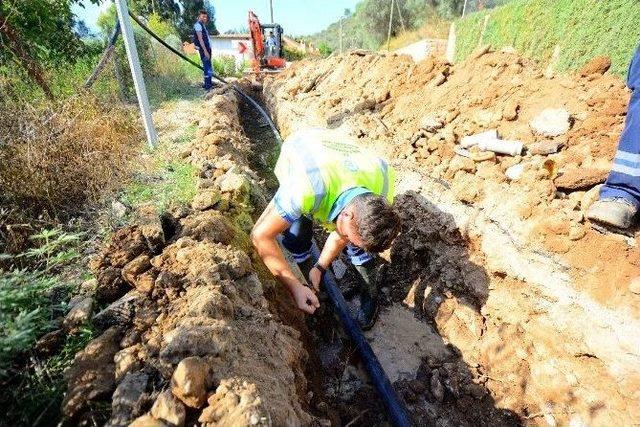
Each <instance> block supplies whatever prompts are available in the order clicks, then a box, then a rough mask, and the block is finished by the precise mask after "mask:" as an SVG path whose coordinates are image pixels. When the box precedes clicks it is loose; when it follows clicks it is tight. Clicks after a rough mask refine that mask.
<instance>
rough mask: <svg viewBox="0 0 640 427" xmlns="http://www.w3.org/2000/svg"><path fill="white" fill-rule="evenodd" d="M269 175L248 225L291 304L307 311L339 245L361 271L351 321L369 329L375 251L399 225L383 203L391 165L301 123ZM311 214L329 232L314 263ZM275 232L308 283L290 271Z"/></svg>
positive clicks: (374, 309)
mask: <svg viewBox="0 0 640 427" xmlns="http://www.w3.org/2000/svg"><path fill="white" fill-rule="evenodd" d="M275 174H276V177H277V178H278V181H279V184H280V187H279V188H278V191H277V192H276V194H275V196H274V197H273V199H272V200H271V202H270V203H269V205H268V206H267V208H266V209H265V211H264V212H263V213H262V215H261V216H260V218H259V219H258V221H257V222H256V224H255V226H254V227H253V231H252V232H251V239H252V242H253V244H254V246H255V247H256V249H257V251H258V254H259V255H260V257H261V258H262V260H263V261H264V263H265V264H266V266H267V267H268V268H269V270H270V271H271V273H272V274H273V275H274V276H275V277H276V278H277V279H278V280H279V281H280V282H281V283H282V284H283V285H284V286H285V287H286V288H287V290H288V291H289V293H290V294H291V296H292V297H293V299H294V301H295V303H296V305H297V307H298V308H299V309H301V310H303V311H304V312H306V313H309V314H313V313H314V312H315V311H316V309H318V308H319V307H320V301H319V299H318V296H317V293H318V292H319V290H320V289H319V287H320V282H321V280H322V275H323V274H324V272H325V271H326V270H327V269H328V268H329V267H330V265H331V262H332V261H333V260H334V259H335V258H336V257H337V256H338V255H339V254H340V253H341V252H342V251H343V250H346V253H347V255H348V256H349V258H350V259H351V262H352V263H353V265H354V266H355V268H356V270H357V271H358V273H360V276H361V278H362V280H361V287H360V295H359V298H360V309H359V311H358V313H357V316H356V320H357V321H358V323H359V324H360V326H361V327H362V328H363V329H365V330H366V329H369V328H371V327H372V326H373V324H374V322H375V320H376V318H377V314H378V298H377V296H378V290H377V287H378V283H377V282H378V280H377V276H378V271H379V266H380V265H381V260H380V257H379V256H377V255H376V253H378V252H382V251H384V250H386V249H387V248H389V246H391V242H392V241H393V239H395V237H396V236H397V235H398V232H399V231H400V218H399V217H398V215H397V213H396V212H395V211H394V210H393V208H392V207H391V203H392V202H393V189H394V177H395V173H394V171H393V168H391V166H389V165H388V163H387V162H386V161H385V160H384V159H382V158H380V157H378V156H376V155H375V154H373V153H370V152H368V151H366V150H365V149H364V148H362V147H360V146H358V145H357V144H355V143H353V142H352V141H349V140H347V139H346V137H345V136H343V135H341V134H339V133H337V132H336V131H330V130H326V129H306V130H302V131H299V132H297V133H295V134H293V135H292V136H291V137H289V138H288V139H287V140H286V141H285V142H284V144H283V145H282V148H281V152H280V156H279V158H278V161H277V163H276V167H275ZM313 220H315V221H317V222H318V223H320V225H322V226H323V227H324V228H325V229H326V230H327V231H330V234H329V237H328V238H327V241H326V243H325V245H324V247H323V249H322V252H321V254H320V258H319V259H318V261H317V262H316V263H315V264H312V261H311V242H312V237H313V229H312V226H313ZM278 239H280V241H281V243H282V245H283V246H284V247H285V248H286V249H287V250H288V251H289V252H290V253H291V255H292V256H293V258H294V259H295V261H296V262H297V263H298V266H299V267H300V270H301V271H302V273H303V274H304V277H305V278H306V279H307V281H308V284H309V285H311V286H310V287H307V286H305V285H303V284H302V283H301V282H300V280H299V279H298V278H297V277H296V276H295V275H294V274H293V272H292V271H291V268H290V267H289V264H288V263H287V261H286V260H285V258H284V255H283V253H282V251H281V250H280V246H279V245H278Z"/></svg>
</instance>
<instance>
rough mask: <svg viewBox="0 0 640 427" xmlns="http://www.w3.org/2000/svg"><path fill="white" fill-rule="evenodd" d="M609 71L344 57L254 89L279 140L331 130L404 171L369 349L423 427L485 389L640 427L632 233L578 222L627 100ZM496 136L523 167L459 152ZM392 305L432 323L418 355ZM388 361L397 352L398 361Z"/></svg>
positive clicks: (520, 408)
mask: <svg viewBox="0 0 640 427" xmlns="http://www.w3.org/2000/svg"><path fill="white" fill-rule="evenodd" d="M606 69H607V61H606V59H603V58H597V59H596V60H595V61H594V63H593V64H590V65H589V66H586V67H585V68H584V69H583V70H582V71H581V73H580V74H577V75H566V76H565V75H562V76H554V75H552V74H551V73H550V72H543V71H542V70H541V68H540V67H539V66H538V65H537V64H536V63H535V62H532V61H530V60H527V59H524V58H522V57H520V56H518V55H517V54H514V53H510V52H488V50H487V49H486V48H484V49H481V50H479V51H478V52H476V54H475V55H472V57H471V58H469V59H468V60H467V61H465V62H463V63H461V64H457V65H450V64H448V63H446V62H443V61H440V60H438V59H435V58H428V59H426V60H424V61H422V62H420V63H414V62H413V61H412V60H411V59H410V58H409V57H406V56H399V55H393V54H371V53H366V52H352V53H350V54H345V55H342V56H333V57H330V58H327V59H324V60H305V61H301V62H299V63H296V64H294V65H293V66H292V67H291V68H290V69H288V70H287V71H285V72H283V73H281V74H280V75H278V76H276V77H273V78H269V79H267V80H266V81H265V82H264V97H265V100H266V102H267V104H268V106H269V108H270V110H271V112H272V114H273V116H274V117H275V119H276V121H277V123H278V125H279V127H280V129H281V130H282V131H283V136H285V137H286V136H287V135H288V134H290V133H291V132H292V131H294V130H296V129H298V128H300V127H305V126H323V127H332V128H337V127H340V128H341V129H343V130H344V131H345V132H347V133H349V134H351V135H352V136H354V137H356V138H358V139H359V140H360V141H361V142H362V143H363V144H366V145H368V146H370V147H371V148H372V149H374V150H377V151H379V152H381V153H382V154H384V155H386V156H387V157H388V158H390V159H391V160H392V164H393V165H394V166H395V168H396V171H397V172H398V179H397V181H398V182H397V188H396V191H397V193H398V197H397V203H396V205H397V207H398V209H399V211H400V214H401V217H402V219H403V220H404V225H403V232H402V234H401V236H400V237H399V238H398V239H397V242H396V243H395V244H394V246H393V247H392V249H391V251H390V254H389V259H390V261H391V263H390V265H389V267H388V268H387V270H386V271H387V273H386V277H385V279H384V283H385V284H386V286H387V288H386V290H385V292H386V293H387V294H388V296H389V303H390V304H391V305H392V307H391V308H390V309H389V311H387V314H386V315H385V313H383V320H384V322H383V325H384V326H383V327H378V328H377V332H376V329H374V331H373V332H372V334H370V338H372V339H373V343H372V345H373V346H374V348H375V349H376V351H378V352H379V353H386V354H387V355H388V357H383V359H384V360H383V364H384V365H385V368H386V369H387V370H389V371H391V372H400V373H399V374H398V378H396V379H400V380H401V381H408V383H405V384H412V383H411V381H416V380H417V381H418V382H419V385H418V386H416V387H414V389H412V390H409V394H408V396H409V397H410V399H409V400H410V401H411V402H412V403H411V404H410V407H411V409H412V411H413V413H414V414H421V413H422V414H423V415H422V417H423V418H420V419H423V420H425V421H434V420H438V419H439V416H438V415H437V414H438V410H436V409H434V406H433V405H434V403H438V402H439V403H440V404H441V405H447V404H448V403H447V400H448V399H449V401H450V400H451V397H452V396H453V397H454V398H455V399H453V400H455V401H456V403H455V404H456V405H458V409H459V411H464V408H465V407H466V408H472V407H473V406H474V404H473V402H474V401H475V402H478V401H482V400H483V399H486V398H487V396H485V394H484V393H483V389H486V390H488V392H489V394H490V397H491V399H492V401H494V403H495V406H496V407H499V408H505V409H509V410H510V411H513V413H515V414H517V416H518V417H520V419H521V420H522V422H525V423H530V424H534V425H537V424H540V425H543V424H551V425H555V423H556V422H559V423H561V424H568V423H571V425H630V424H634V423H638V422H640V406H639V405H638V401H639V399H640V395H639V394H638V390H640V333H639V332H638V331H640V319H639V317H640V295H639V294H638V289H637V286H635V287H634V286H632V283H633V280H634V278H637V277H638V276H639V275H640V250H639V249H638V243H640V233H639V232H638V228H637V227H636V228H634V229H632V230H630V231H628V232H624V233H622V232H619V231H618V232H616V233H614V232H612V230H607V229H605V228H602V227H599V226H597V225H594V224H589V223H588V222H587V221H586V220H585V217H584V213H585V211H586V209H587V208H588V207H589V206H590V204H591V203H593V201H594V200H595V199H596V198H597V191H598V184H600V183H602V182H603V181H604V180H605V178H606V176H607V173H608V170H609V167H610V164H611V160H612V158H613V156H614V153H615V150H616V144H617V139H618V137H619V134H620V132H621V130H622V127H623V122H624V119H625V114H626V107H627V103H628V98H629V93H628V91H627V89H626V88H625V85H624V82H623V81H621V80H620V79H619V78H617V77H614V76H610V75H607V74H606V73H605V72H606ZM492 129H496V130H497V132H498V134H499V136H500V138H501V139H502V140H517V141H520V142H522V143H523V145H524V150H523V151H522V152H521V154H519V155H515V156H511V155H501V154H498V155H491V154H489V155H487V153H484V152H478V151H476V149H474V148H471V149H470V150H469V151H470V153H464V152H461V151H460V148H461V146H460V144H461V142H462V139H463V138H464V137H465V136H470V135H474V134H477V133H480V132H484V131H487V130H492ZM457 153H463V154H468V155H471V156H473V157H474V158H468V157H465V156H463V155H460V154H457ZM614 231H615V230H614ZM636 281H637V279H636ZM398 309H401V310H406V309H409V310H411V311H412V312H413V315H414V318H417V319H419V320H420V321H422V320H424V321H426V323H422V326H423V328H424V331H426V332H425V333H426V334H427V335H428V336H431V335H430V334H434V335H435V336H436V337H441V338H440V347H438V348H436V347H434V346H422V345H421V344H419V343H418V342H417V341H419V339H417V338H415V337H420V336H421V333H420V332H415V333H411V334H407V338H406V339H407V340H409V339H413V340H417V341H416V344H415V345H405V344H406V343H405V342H404V338H403V336H402V335H401V334H399V333H398V331H401V330H403V329H402V327H403V326H406V325H409V324H410V323H411V321H410V319H407V318H406V316H404V315H400V314H398V313H402V312H401V311H400V312H399V311H397V310H398ZM389 313H395V314H393V315H389ZM385 316H386V317H385ZM394 322H395V323H394ZM385 334H386V335H385ZM425 336H426V335H425ZM410 337H413V338H410ZM425 339H427V338H425ZM435 341H438V340H437V339H436V340H435ZM376 343H378V344H376ZM385 343H386V344H385ZM426 347H429V348H426ZM398 348H400V349H401V348H406V349H407V350H406V351H403V352H402V354H398V357H395V358H394V356H393V355H394V354H396V353H398V350H397V349H398ZM442 349H444V350H442ZM440 350H442V351H440ZM447 352H449V353H447ZM452 360H453V361H463V363H462V365H463V366H465V369H464V371H465V374H464V375H457V374H456V372H457V371H458V370H459V369H458V368H457V367H456V366H458V364H456V363H453V362H452ZM414 362H415V363H414ZM402 364H405V365H406V366H413V367H412V368H410V369H405V370H404V372H403V369H402V366H400V365H402ZM416 366H418V368H416ZM455 378H463V380H460V381H457V380H456V379H455ZM398 384H401V383H396V385H398ZM474 384H475V386H474ZM477 386H480V388H478V387H477ZM461 402H462V403H461ZM465 402H466V405H465ZM421 411H422V412H421ZM434 414H435V415H434ZM445 418H446V417H444V418H441V420H444V419H445ZM451 419H452V418H448V420H449V421H450V420H451ZM454 419H455V420H457V421H459V420H458V419H457V418H454ZM467 421H468V422H469V424H476V422H477V421H478V420H477V419H476V420H474V419H473V418H467ZM484 423H486V424H489V425H490V424H491V421H490V420H485V422H484Z"/></svg>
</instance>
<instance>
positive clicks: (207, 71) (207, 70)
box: [198, 49, 213, 90]
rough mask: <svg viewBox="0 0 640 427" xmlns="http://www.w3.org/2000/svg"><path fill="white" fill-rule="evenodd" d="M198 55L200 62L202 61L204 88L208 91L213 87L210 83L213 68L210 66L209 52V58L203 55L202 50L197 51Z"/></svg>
mask: <svg viewBox="0 0 640 427" xmlns="http://www.w3.org/2000/svg"><path fill="white" fill-rule="evenodd" d="M198 53H200V60H201V61H202V68H204V70H203V74H204V85H203V86H202V87H204V88H205V89H207V90H209V89H211V88H212V87H213V83H212V81H211V79H212V77H213V66H212V65H211V51H209V58H208V59H207V57H206V56H205V55H204V51H203V50H202V49H198Z"/></svg>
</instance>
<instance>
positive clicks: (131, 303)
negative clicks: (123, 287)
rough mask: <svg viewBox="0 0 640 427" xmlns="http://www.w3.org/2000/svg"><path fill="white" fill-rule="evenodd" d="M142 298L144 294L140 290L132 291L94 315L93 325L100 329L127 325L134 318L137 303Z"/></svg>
mask: <svg viewBox="0 0 640 427" xmlns="http://www.w3.org/2000/svg"><path fill="white" fill-rule="evenodd" d="M141 299H142V295H141V294H140V293H139V292H138V291H135V290H134V291H130V292H129V293H128V294H126V295H125V296H123V297H122V298H120V299H119V300H117V301H115V302H113V303H112V304H110V305H109V306H107V307H106V308H104V309H103V310H102V311H100V312H99V313H97V314H96V315H95V316H93V319H92V322H93V325H94V326H95V327H96V328H98V329H99V330H105V329H107V328H110V327H112V326H118V327H124V326H127V325H128V324H129V323H131V321H132V320H133V318H134V316H135V309H136V305H137V303H138V302H139V301H140V300H141Z"/></svg>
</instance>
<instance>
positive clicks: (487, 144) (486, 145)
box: [478, 139, 523, 156]
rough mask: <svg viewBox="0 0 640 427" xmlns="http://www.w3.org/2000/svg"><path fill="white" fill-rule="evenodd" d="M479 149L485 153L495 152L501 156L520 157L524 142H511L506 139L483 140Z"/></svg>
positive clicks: (479, 144)
mask: <svg viewBox="0 0 640 427" xmlns="http://www.w3.org/2000/svg"><path fill="white" fill-rule="evenodd" d="M478 148H479V149H481V150H485V151H493V152H494V153H499V154H508V155H510V156H519V155H520V154H522V148H523V144H522V141H515V140H514V141H509V140H506V139H494V140H483V141H480V142H479V143H478Z"/></svg>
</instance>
